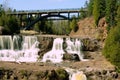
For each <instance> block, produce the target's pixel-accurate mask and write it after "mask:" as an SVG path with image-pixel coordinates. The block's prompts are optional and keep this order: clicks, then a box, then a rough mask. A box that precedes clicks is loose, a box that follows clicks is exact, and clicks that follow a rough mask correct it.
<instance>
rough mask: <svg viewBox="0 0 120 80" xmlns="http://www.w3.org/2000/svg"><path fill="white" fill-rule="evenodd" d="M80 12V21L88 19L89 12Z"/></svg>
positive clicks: (82, 9) (82, 10)
mask: <svg viewBox="0 0 120 80" xmlns="http://www.w3.org/2000/svg"><path fill="white" fill-rule="evenodd" d="M80 11H81V12H80V16H79V18H80V19H84V18H86V17H87V12H85V11H84V8H81V9H80Z"/></svg>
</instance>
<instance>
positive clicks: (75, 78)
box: [65, 68, 87, 80]
mask: <svg viewBox="0 0 120 80" xmlns="http://www.w3.org/2000/svg"><path fill="white" fill-rule="evenodd" d="M65 70H66V71H67V72H68V74H69V80H87V77H86V75H85V74H84V73H83V71H79V70H76V69H71V68H65Z"/></svg>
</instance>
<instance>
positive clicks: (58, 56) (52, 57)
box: [42, 38, 65, 63]
mask: <svg viewBox="0 0 120 80" xmlns="http://www.w3.org/2000/svg"><path fill="white" fill-rule="evenodd" d="M62 43H63V39H62V38H56V39H54V42H53V47H52V50H51V51H49V52H47V53H46V54H45V55H44V56H43V59H42V62H46V61H51V62H53V63H60V62H62V61H63V59H62V58H63V54H64V53H65V52H64V51H63V48H62Z"/></svg>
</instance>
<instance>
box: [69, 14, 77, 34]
mask: <svg viewBox="0 0 120 80" xmlns="http://www.w3.org/2000/svg"><path fill="white" fill-rule="evenodd" d="M70 29H71V30H73V31H74V32H76V31H77V30H78V25H77V20H76V19H75V17H74V16H73V19H72V21H71V22H70Z"/></svg>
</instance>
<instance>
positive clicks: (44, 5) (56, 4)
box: [0, 0, 88, 10]
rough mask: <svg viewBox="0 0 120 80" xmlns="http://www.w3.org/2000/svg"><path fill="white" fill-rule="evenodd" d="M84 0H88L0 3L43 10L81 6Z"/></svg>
mask: <svg viewBox="0 0 120 80" xmlns="http://www.w3.org/2000/svg"><path fill="white" fill-rule="evenodd" d="M86 1H88V0H0V4H3V5H5V6H7V7H10V8H11V9H16V10H44V9H67V8H81V7H84V5H85V2H86Z"/></svg>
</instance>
